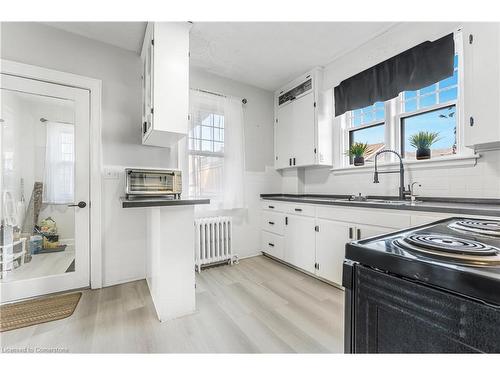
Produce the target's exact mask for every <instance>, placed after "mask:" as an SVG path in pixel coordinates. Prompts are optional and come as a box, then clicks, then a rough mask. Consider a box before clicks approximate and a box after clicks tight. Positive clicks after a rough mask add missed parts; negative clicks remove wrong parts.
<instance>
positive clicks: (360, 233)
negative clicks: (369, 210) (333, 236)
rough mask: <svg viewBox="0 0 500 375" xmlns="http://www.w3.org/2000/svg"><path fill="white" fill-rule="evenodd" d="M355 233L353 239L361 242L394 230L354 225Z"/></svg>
mask: <svg viewBox="0 0 500 375" xmlns="http://www.w3.org/2000/svg"><path fill="white" fill-rule="evenodd" d="M355 230H356V232H355V234H354V238H355V239H357V240H363V239H365V238H368V237H373V236H379V235H382V234H387V233H390V232H394V231H395V230H397V229H395V228H388V227H379V226H376V225H356V228H355Z"/></svg>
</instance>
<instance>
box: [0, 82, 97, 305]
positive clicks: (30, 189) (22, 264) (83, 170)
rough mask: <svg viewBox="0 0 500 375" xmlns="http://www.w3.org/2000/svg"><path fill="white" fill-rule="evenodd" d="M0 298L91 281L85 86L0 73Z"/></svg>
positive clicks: (87, 94) (85, 284) (21, 296)
mask: <svg viewBox="0 0 500 375" xmlns="http://www.w3.org/2000/svg"><path fill="white" fill-rule="evenodd" d="M0 89H1V92H0V94H1V115H0V118H1V120H2V121H1V125H0V153H1V167H0V168H1V169H0V187H1V189H0V190H1V196H0V202H1V235H0V262H1V263H0V302H1V303H5V302H11V301H15V300H20V299H25V298H30V297H35V296H39V295H44V294H50V293H56V292H61V291H65V290H71V289H76V288H85V287H88V286H89V285H90V280H89V279H90V271H89V270H90V266H89V264H90V245H89V244H90V241H89V240H90V205H89V196H90V170H89V168H90V151H89V133H90V107H89V106H90V92H89V91H88V90H85V89H81V88H75V87H69V86H64V85H59V84H54V83H48V82H42V81H39V80H35V79H29V78H21V77H17V76H12V75H8V74H3V73H2V74H1V81H0Z"/></svg>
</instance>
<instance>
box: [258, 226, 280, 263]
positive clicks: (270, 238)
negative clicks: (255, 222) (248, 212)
mask: <svg viewBox="0 0 500 375" xmlns="http://www.w3.org/2000/svg"><path fill="white" fill-rule="evenodd" d="M283 249H284V246H283V236H280V235H277V234H274V233H270V232H266V231H263V232H262V245H261V250H262V251H263V252H265V253H266V254H269V255H272V256H273V257H275V258H278V259H283Z"/></svg>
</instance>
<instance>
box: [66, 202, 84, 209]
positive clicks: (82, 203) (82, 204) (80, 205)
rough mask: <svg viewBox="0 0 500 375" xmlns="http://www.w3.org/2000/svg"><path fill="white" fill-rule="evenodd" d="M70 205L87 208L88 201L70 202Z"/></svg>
mask: <svg viewBox="0 0 500 375" xmlns="http://www.w3.org/2000/svg"><path fill="white" fill-rule="evenodd" d="M68 207H80V208H85V207H87V203H85V202H84V201H80V202H78V203H77V204H68Z"/></svg>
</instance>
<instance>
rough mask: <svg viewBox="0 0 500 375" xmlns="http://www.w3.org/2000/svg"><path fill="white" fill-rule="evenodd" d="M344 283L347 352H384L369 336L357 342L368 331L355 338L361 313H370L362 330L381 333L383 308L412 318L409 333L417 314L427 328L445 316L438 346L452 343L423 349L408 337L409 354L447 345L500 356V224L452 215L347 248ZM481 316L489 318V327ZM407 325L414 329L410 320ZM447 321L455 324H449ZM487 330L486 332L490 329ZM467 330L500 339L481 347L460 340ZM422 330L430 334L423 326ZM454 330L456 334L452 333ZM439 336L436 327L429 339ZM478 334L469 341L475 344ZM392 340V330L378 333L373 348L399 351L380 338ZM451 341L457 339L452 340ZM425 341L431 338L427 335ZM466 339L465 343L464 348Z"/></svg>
mask: <svg viewBox="0 0 500 375" xmlns="http://www.w3.org/2000/svg"><path fill="white" fill-rule="evenodd" d="M343 285H344V287H345V288H346V351H348V352H349V351H353V352H375V351H377V350H375V349H373V348H372V349H373V350H370V348H368V347H367V346H364V345H365V344H366V345H368V341H369V340H368V339H367V337H369V335H368V336H366V335H365V336H364V339H363V337H358V335H359V334H360V332H363V329H362V328H358V329H357V334H354V333H355V332H356V330H355V329H354V326H355V322H356V316H357V315H358V314H361V315H363V316H361V317H358V318H359V319H358V325H359V326H360V327H364V328H366V329H368V330H371V331H370V332H375V331H376V330H377V329H380V327H381V326H382V323H381V322H380V319H381V316H382V315H383V314H382V311H383V312H384V314H385V315H387V316H391V319H396V320H397V319H399V317H400V316H399V315H401V316H405V314H409V315H406V316H405V317H404V319H403V320H402V326H403V328H405V329H406V328H407V327H406V326H405V324H406V323H404V322H405V321H406V322H411V321H412V319H413V318H415V317H419V319H418V322H420V323H418V322H417V321H416V322H417V323H415V324H416V325H417V326H419V325H422V326H425V324H426V322H427V321H428V322H434V321H435V322H434V323H436V324H437V323H439V320H440V318H443V317H446V319H445V320H443V322H441V323H440V324H441V326H439V324H437V325H435V324H434V323H432V324H434V325H432V327H434V328H433V329H436V330H437V331H439V327H441V328H442V329H443V330H442V331H441V332H440V333H439V335H440V336H439V339H438V337H436V340H438V341H437V342H439V340H444V341H446V344H442V345H441V346H439V345H438V344H436V346H435V347H434V350H433V349H432V345H431V346H428V345H429V344H428V343H427V344H425V345H427V346H425V345H421V343H420V342H419V341H418V340H417V339H415V340H416V341H415V345H414V346H409V345H410V342H411V340H410V341H408V340H407V341H405V342H399V344H398V345H399V348H401V347H404V348H405V350H402V351H406V352H413V351H417V352H419V351H420V352H424V351H427V350H429V351H432V352H443V351H446V348H453V349H452V350H450V351H451V352H461V351H464V350H465V351H468V350H472V349H477V351H486V352H491V351H493V352H499V351H500V338H498V337H500V220H499V221H496V220H482V219H471V218H461V217H458V218H450V219H446V220H441V221H437V222H435V223H432V224H429V225H423V226H420V227H416V228H410V229H407V230H402V231H398V232H393V233H389V234H387V235H382V236H377V237H372V238H368V239H365V240H361V241H354V242H351V243H348V244H346V261H345V263H344V274H343ZM375 296H376V297H375ZM369 305H372V307H371V309H369V308H368V307H367V306H369ZM391 309H396V310H394V311H399V313H400V314H398V315H397V317H396V315H394V316H393V315H391V314H393V313H394V311H392V310H391ZM461 309H462V310H461ZM370 311H371V312H370ZM373 311H377V314H376V317H375V316H371V317H370V316H369V315H370V314H373ZM485 311H486V312H485ZM394 314H395V313H394ZM419 314H422V316H419ZM471 314H472V315H471ZM482 314H483V315H482ZM448 315H449V316H448ZM481 318H484V322H482V321H481ZM405 319H406V320H405ZM471 319H472V320H471ZM371 320H373V321H376V322H375V323H373V324H375V326H370V327H368V326H367V324H368V325H370V324H371V323H369V322H371ZM491 320H492V321H493V323H491ZM471 321H474V322H475V323H474V324H472V326H473V328H471V327H472V326H471V327H469V328H467V327H468V326H467V324H468V323H470V322H471ZM367 322H368V323H367ZM488 322H489V323H488ZM483 323H484V324H483ZM394 324H396V323H394ZM394 324H393V329H394ZM408 324H409V326H411V323H408ZM429 324H430V323H429ZM448 324H452V325H453V326H450V327H447V325H448ZM347 325H351V326H350V327H348V326H347ZM443 327H447V328H446V329H444V328H443ZM485 327H486V331H484V330H483V329H485ZM374 329H375V331H374ZM408 329H409V328H408ZM467 329H470V330H471V332H476V333H475V334H477V332H481V334H482V335H483V336H484V337H489V334H491V332H494V333H495V334H497V335H498V336H497V338H495V340H494V341H495V342H494V343H493V344H492V345H490V344H489V343H483V344H481V345H482V346H481V345H479V344H477V342H476V341H473V342H472V341H471V342H467V340H466V339H465V338H463V337H462V338H461V336H460V335H462V336H463V335H465V333H464V332H466V331H467ZM390 331H391V329H389V331H388V332H390ZM422 331H425V329H423V328H422ZM367 332H368V331H367ZM419 332H420V331H419V329H417V331H415V332H405V333H404V335H408V334H409V335H413V336H414V337H417V338H418V334H419ZM455 332H456V333H457V335H458V336H457V337H454V336H453V335H454V333H455ZM485 332H489V334H488V333H485ZM365 333H366V332H365ZM433 333H434V331H433V330H429V331H428V332H426V337H430V336H432V334H433ZM363 334H364V333H362V334H361V336H363ZM475 334H474V333H470V334H469V336H467V335H466V336H467V337H468V339H471V340H472V336H474V335H475ZM384 335H385V336H384ZM388 335H390V334H388V333H387V332H385V331H384V332H382V331H380V332H379V336H380V337H377V339H376V340H375V341H374V342H376V344H373V345H376V346H377V348H378V351H387V352H391V351H393V349H394V347H393V346H390V345H389V344H388V343H389V342H398V339H397V338H395V337H393V338H392V341H390V340H389V341H387V342H385V344H386V346H385V347H384V340H383V339H382V338H381V337H382V336H384V337H386V336H388ZM348 336H349V337H348ZM447 337H449V338H450V340H448V341H447V340H445V338H447ZM464 337H465V336H464ZM462 339H463V340H462ZM367 340H368V341H367ZM422 340H424V341H425V338H424V337H423V338H422ZM444 341H443V342H444ZM462 341H463V346H460V345H461V343H462ZM474 343H476V344H477V345H476V344H474ZM459 344H460V345H459ZM405 345H406V346H405ZM488 345H490V346H488ZM380 347H384V348H385V350H384V349H380ZM356 348H357V349H356ZM395 351H398V350H395ZM473 351H474V350H473Z"/></svg>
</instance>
